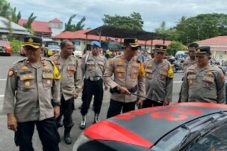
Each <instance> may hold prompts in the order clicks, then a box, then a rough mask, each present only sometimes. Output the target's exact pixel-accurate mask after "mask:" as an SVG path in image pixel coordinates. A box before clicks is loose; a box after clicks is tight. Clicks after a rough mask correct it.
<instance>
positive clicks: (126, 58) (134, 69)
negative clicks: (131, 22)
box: [104, 38, 145, 118]
mask: <svg viewBox="0 0 227 151" xmlns="http://www.w3.org/2000/svg"><path fill="white" fill-rule="evenodd" d="M138 47H139V44H138V41H137V39H134V38H126V39H124V48H125V50H124V54H122V55H119V56H116V57H115V58H113V59H111V60H110V61H109V63H108V67H107V70H106V72H105V74H104V80H105V82H106V83H107V84H108V85H109V86H110V88H111V89H110V90H111V93H112V94H111V100H110V105H109V109H108V113H107V118H109V117H112V116H115V115H118V114H120V113H121V112H128V111H131V110H134V109H135V103H136V101H137V100H138V99H139V100H140V99H141V98H137V96H135V95H132V93H136V94H139V95H141V96H144V95H145V94H144V93H145V85H144V67H143V66H141V63H140V62H138V60H137V59H138V58H137V57H138V56H137V49H138ZM112 75H114V79H112Z"/></svg>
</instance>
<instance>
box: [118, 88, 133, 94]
mask: <svg viewBox="0 0 227 151" xmlns="http://www.w3.org/2000/svg"><path fill="white" fill-rule="evenodd" d="M119 90H120V93H121V94H126V95H130V94H131V93H130V92H129V91H128V89H127V88H126V87H119Z"/></svg>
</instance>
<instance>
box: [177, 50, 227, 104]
mask: <svg viewBox="0 0 227 151" xmlns="http://www.w3.org/2000/svg"><path fill="white" fill-rule="evenodd" d="M210 56H211V51H210V47H209V46H203V47H199V48H198V51H197V52H196V62H197V64H196V65H193V66H190V67H189V68H188V69H187V71H186V73H185V76H184V81H183V84H182V93H181V101H182V102H212V103H224V75H223V72H222V71H221V69H220V68H218V67H216V66H211V65H209V63H208V62H209V59H210Z"/></svg>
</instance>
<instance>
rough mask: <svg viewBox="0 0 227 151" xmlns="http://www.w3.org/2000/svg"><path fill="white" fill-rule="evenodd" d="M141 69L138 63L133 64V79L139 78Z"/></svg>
mask: <svg viewBox="0 0 227 151" xmlns="http://www.w3.org/2000/svg"><path fill="white" fill-rule="evenodd" d="M139 69H140V67H139V66H138V65H133V66H132V69H131V70H132V72H131V78H132V79H137V78H138V75H139Z"/></svg>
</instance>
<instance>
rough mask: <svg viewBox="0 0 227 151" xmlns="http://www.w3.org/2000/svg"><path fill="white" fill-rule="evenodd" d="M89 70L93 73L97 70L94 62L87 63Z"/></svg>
mask: <svg viewBox="0 0 227 151" xmlns="http://www.w3.org/2000/svg"><path fill="white" fill-rule="evenodd" d="M86 65H87V70H88V71H93V70H94V69H95V63H94V62H87V64H86Z"/></svg>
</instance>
